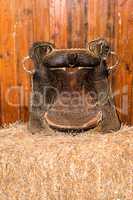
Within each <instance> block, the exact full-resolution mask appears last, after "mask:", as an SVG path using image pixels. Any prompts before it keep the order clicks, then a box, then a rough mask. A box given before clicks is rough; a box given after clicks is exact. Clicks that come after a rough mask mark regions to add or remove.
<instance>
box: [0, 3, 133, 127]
mask: <svg viewBox="0 0 133 200" xmlns="http://www.w3.org/2000/svg"><path fill="white" fill-rule="evenodd" d="M0 5H1V6H0V123H1V124H3V123H9V122H14V121H16V120H22V121H24V120H27V119H28V99H29V92H30V87H29V81H30V80H29V76H28V75H27V74H26V73H25V72H24V71H23V69H22V64H21V62H22V59H23V57H24V56H26V55H27V54H28V49H29V47H30V45H31V44H32V43H33V41H38V40H44V41H50V42H53V43H55V45H56V47H58V48H67V47H69V48H71V47H85V45H86V43H87V41H90V40H92V39H94V38H97V37H105V38H106V39H107V40H109V41H110V42H111V44H112V47H113V49H115V50H116V51H117V53H118V55H119V57H120V59H121V63H120V65H119V68H118V70H117V71H116V72H115V73H114V74H113V76H112V87H113V91H114V94H115V100H116V105H117V107H118V111H119V115H120V118H121V119H122V121H123V122H125V123H128V124H133V0H0ZM13 87H14V88H13ZM20 88H21V90H22V91H24V94H23V95H20ZM9 89H10V90H11V89H12V90H11V91H10V90H9ZM8 94H10V95H9V96H10V103H9V102H7V99H8ZM11 103H13V104H20V106H12V105H11Z"/></svg>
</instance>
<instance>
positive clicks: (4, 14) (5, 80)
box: [0, 0, 20, 124]
mask: <svg viewBox="0 0 133 200" xmlns="http://www.w3.org/2000/svg"><path fill="white" fill-rule="evenodd" d="M14 7H15V1H14V0H12V1H10V0H6V1H4V0H1V7H0V32H1V37H0V54H1V62H0V74H1V107H2V109H1V120H2V123H3V124H4V123H9V122H15V121H16V120H19V119H20V116H19V107H18V106H15V105H16V104H18V103H19V94H18V90H16V87H17V81H18V79H17V58H16V41H15V16H14Z"/></svg>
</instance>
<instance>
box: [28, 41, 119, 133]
mask: <svg viewBox="0 0 133 200" xmlns="http://www.w3.org/2000/svg"><path fill="white" fill-rule="evenodd" d="M109 54H111V49H110V46H109V44H108V42H107V41H106V40H104V39H98V40H95V41H92V42H90V43H89V44H88V47H87V48H86V49H55V48H54V46H53V45H52V44H51V43H46V42H37V43H34V44H33V46H32V48H31V49H30V52H29V56H30V58H31V59H32V60H33V62H34V68H35V69H34V73H33V78H32V82H33V84H32V85H33V86H32V101H31V106H30V107H31V110H30V120H29V127H30V129H31V130H32V131H34V130H36V129H41V128H44V127H45V123H47V124H48V125H49V126H50V127H51V128H54V129H57V130H63V131H67V130H69V131H83V130H88V129H91V128H95V127H99V130H101V131H110V130H117V129H119V128H120V122H119V119H118V116H117V113H116V110H115V106H114V102H113V98H112V95H111V91H110V87H109V83H108V75H109V68H108V66H107V63H106V59H107V57H108V56H109Z"/></svg>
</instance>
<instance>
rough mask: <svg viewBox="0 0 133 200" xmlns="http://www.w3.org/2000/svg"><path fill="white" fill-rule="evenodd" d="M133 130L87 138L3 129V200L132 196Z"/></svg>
mask: <svg viewBox="0 0 133 200" xmlns="http://www.w3.org/2000/svg"><path fill="white" fill-rule="evenodd" d="M132 198H133V128H125V129H122V130H120V131H119V132H117V133H111V134H105V135H101V134H93V133H92V134H88V135H87V134H86V135H84V136H83V135H82V136H76V137H72V136H63V135H61V134H59V136H58V134H57V135H55V136H44V135H43V134H40V135H39V134H37V135H31V134H30V133H29V132H28V131H27V129H26V126H25V125H16V126H12V127H9V128H6V129H1V130H0V200H45V199H46V200H119V199H120V200H130V199H131V200H132Z"/></svg>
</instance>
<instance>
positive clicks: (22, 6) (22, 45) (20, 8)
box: [15, 0, 34, 121]
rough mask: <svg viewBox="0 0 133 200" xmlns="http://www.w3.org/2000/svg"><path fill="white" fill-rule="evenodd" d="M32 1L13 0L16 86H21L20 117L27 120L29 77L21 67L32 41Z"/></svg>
mask: <svg viewBox="0 0 133 200" xmlns="http://www.w3.org/2000/svg"><path fill="white" fill-rule="evenodd" d="M32 3H33V2H32V1H27V0H23V2H22V1H21V0H15V16H16V19H15V20H16V26H15V27H16V54H17V70H18V74H17V77H18V86H19V87H20V88H21V91H22V92H23V94H21V106H20V119H21V120H22V121H27V119H28V109H29V95H30V77H29V76H28V74H27V73H26V72H25V71H24V70H23V68H22V60H23V58H24V57H25V56H27V55H28V51H29V47H30V46H31V45H32V43H33V38H34V35H33V5H34V4H32Z"/></svg>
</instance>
